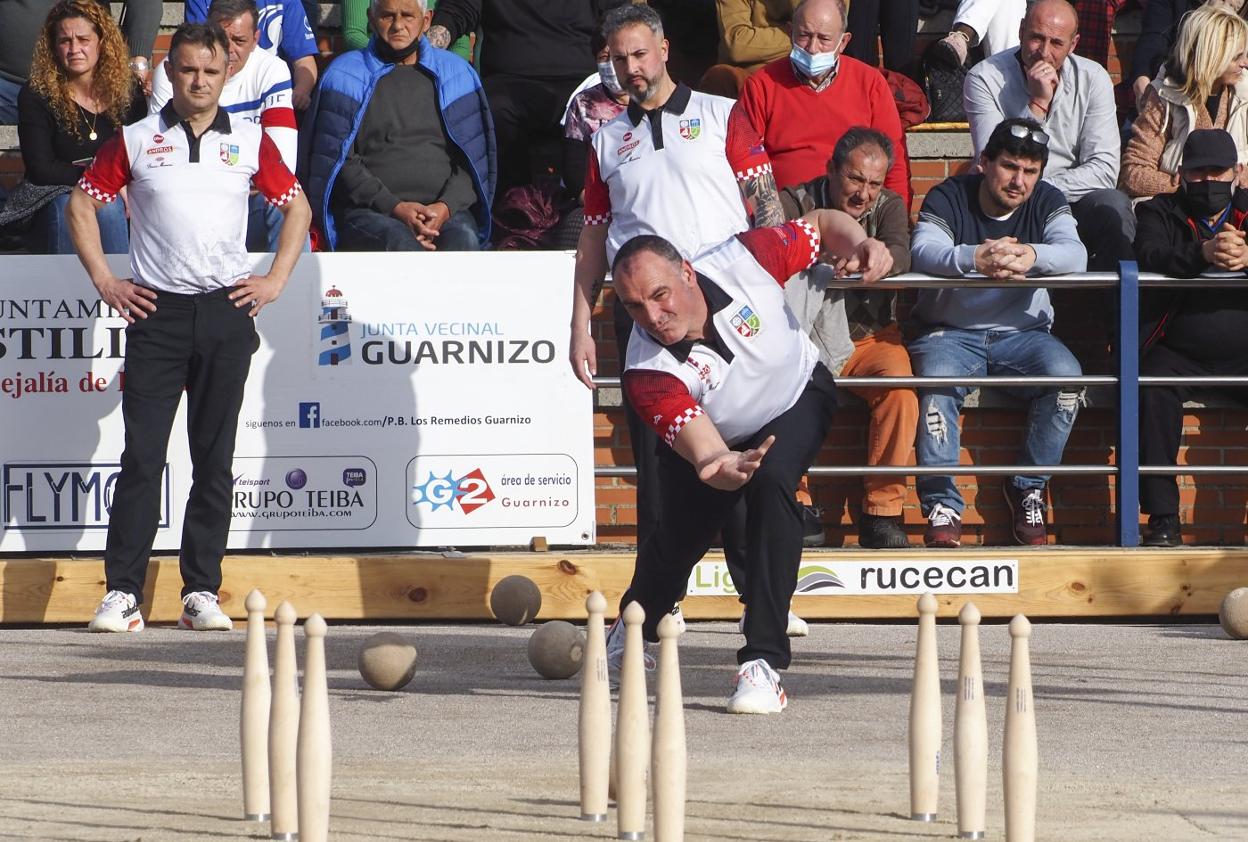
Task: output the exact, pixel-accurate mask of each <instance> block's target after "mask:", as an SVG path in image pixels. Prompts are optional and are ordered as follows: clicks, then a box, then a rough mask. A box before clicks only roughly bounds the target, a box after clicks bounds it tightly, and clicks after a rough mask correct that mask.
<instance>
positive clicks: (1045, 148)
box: [983, 117, 1049, 170]
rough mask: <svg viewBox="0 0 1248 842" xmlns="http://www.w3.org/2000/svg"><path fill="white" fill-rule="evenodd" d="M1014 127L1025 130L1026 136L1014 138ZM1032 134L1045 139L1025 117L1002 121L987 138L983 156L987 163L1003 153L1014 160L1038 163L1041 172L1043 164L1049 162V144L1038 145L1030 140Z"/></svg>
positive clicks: (1037, 125) (1034, 123) (1037, 127)
mask: <svg viewBox="0 0 1248 842" xmlns="http://www.w3.org/2000/svg"><path fill="white" fill-rule="evenodd" d="M1015 126H1022V127H1023V128H1025V129H1026V130H1027V134H1026V135H1024V136H1023V137H1015V136H1014V134H1012V131H1013V130H1014V127H1015ZM1032 132H1039V133H1040V134H1042V135H1045V136H1046V137H1047V133H1046V132H1045V131H1044V129H1043V128H1042V127H1041V126H1040V124H1039V123H1037V122H1036V121H1035V120H1031V119H1028V118H1026V117H1011V118H1010V119H1008V120H1002V121H1001V122H1000V123H998V124H997V127H996V128H995V129H993V130H992V134H991V135H990V136H989V137H988V143H987V144H986V145H985V146H984V152H983V155H984V157H985V158H987V159H988V160H989V161H995V160H997V158H998V157H999V156H1000V155H1001V153H1002V152H1004V153H1005V154H1007V155H1012V156H1014V157H1016V158H1026V159H1027V160H1029V161H1039V162H1040V169H1041V170H1043V169H1044V166H1045V164H1047V163H1048V162H1049V144H1048V142H1047V140H1046V141H1045V142H1044V143H1040V142H1038V141H1036V140H1034V139H1032Z"/></svg>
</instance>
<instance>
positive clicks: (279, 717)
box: [269, 602, 299, 842]
mask: <svg viewBox="0 0 1248 842" xmlns="http://www.w3.org/2000/svg"><path fill="white" fill-rule="evenodd" d="M273 619H274V620H275V621H276V622H277V646H276V647H275V648H274V650H273V703H272V706H271V707H270V709H269V807H270V812H271V816H270V820H269V835H270V838H272V839H278V840H282V842H291V840H294V839H298V838H299V802H298V799H297V796H296V794H295V791H296V786H297V782H296V779H295V760H296V748H297V746H298V739H299V674H298V667H297V666H296V664H295V620H297V619H298V615H296V614H295V607H294V606H293V605H291V604H290V603H289V602H283V603H282V604H281V605H279V606H277V610H276V611H274V612H273Z"/></svg>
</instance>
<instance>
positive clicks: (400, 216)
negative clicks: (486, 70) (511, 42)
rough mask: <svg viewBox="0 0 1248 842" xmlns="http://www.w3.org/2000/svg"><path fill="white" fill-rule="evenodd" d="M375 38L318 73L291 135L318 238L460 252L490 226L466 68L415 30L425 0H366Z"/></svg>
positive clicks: (478, 127)
mask: <svg viewBox="0 0 1248 842" xmlns="http://www.w3.org/2000/svg"><path fill="white" fill-rule="evenodd" d="M368 14H369V23H370V26H371V27H372V30H373V39H372V40H371V41H370V42H369V44H368V46H367V47H365V48H364V49H362V50H353V51H352V52H349V53H346V54H344V55H341V56H339V57H338V58H337V59H335V60H334V62H333V64H331V65H330V66H329V68H328V69H327V70H326V71H325V75H324V77H323V78H322V79H321V84H320V87H319V88H318V89H317V91H316V95H315V97H314V98H313V100H312V105H311V107H310V108H309V109H308V113H307V116H306V118H305V120H304V122H303V127H302V129H301V131H300V132H299V135H300V143H299V146H300V154H299V161H300V167H299V171H300V176H301V180H302V183H303V184H304V189H305V190H306V192H307V194H308V199H309V201H310V202H311V203H312V212H313V215H314V216H313V218H314V222H315V225H316V226H317V228H318V229H319V232H320V235H321V238H322V243H323V245H324V247H326V248H328V249H331V250H343V251H418V250H421V249H428V250H433V249H439V250H442V251H470V250H476V249H479V248H481V247H482V246H483V245H484V244H485V242H486V241H487V239H488V238H489V235H490V204H491V201H492V200H493V197H494V184H495V181H496V178H497V155H496V150H495V144H494V127H493V122H492V120H491V119H490V112H489V106H488V105H487V104H486V100H485V94H484V92H483V91H482V88H481V81H480V79H479V78H478V77H477V74H476V71H475V70H473V69H472V66H471V65H470V64H468V63H467V62H466V61H464V60H463V59H461V58H460V57H459V56H456V55H455V54H453V53H450V52H447V51H446V50H438V49H434V48H433V47H431V46H430V45H429V42H428V41H427V40H425V38H424V37H423V33H424V31H425V29H427V28H428V25H429V18H430V15H429V13H428V11H427V10H426V9H425V7H424V2H423V0H376V1H375V2H374V3H373V4H372V6H371V7H370V9H369V12H368Z"/></svg>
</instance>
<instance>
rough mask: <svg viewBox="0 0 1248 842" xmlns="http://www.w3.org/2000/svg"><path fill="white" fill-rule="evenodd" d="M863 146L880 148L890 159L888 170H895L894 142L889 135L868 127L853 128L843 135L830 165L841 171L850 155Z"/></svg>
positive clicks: (833, 149)
mask: <svg viewBox="0 0 1248 842" xmlns="http://www.w3.org/2000/svg"><path fill="white" fill-rule="evenodd" d="M863 146H878V147H880V151H881V152H883V153H884V157H885V158H887V159H888V168H889V169H890V170H891V169H892V168H893V160H894V158H893V142H892V141H891V140H889V139H888V135H886V134H884V133H883V132H881V131H877V130H876V129H872V128H868V127H867V126H852V127H851V128H850V129H849V130H848V131H846V132H845V134H843V135H841V139H840V140H838V141H837V142H836V146H834V147H833V148H832V157H831V159H829V161H828V163H830V164H832V165H833V166H835V167H836V168H837V169H838V170H839V169H840V168H841V167H842V166H843V165H844V163H845V160H846V159H847V158H849V153H851V152H853V151H854V150H855V149H858V148H860V147H863Z"/></svg>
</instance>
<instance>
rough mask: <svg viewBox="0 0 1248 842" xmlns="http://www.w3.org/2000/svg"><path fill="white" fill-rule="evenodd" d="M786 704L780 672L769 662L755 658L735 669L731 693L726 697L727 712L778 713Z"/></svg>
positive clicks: (787, 700)
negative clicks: (735, 674)
mask: <svg viewBox="0 0 1248 842" xmlns="http://www.w3.org/2000/svg"><path fill="white" fill-rule="evenodd" d="M788 705H789V699H788V697H787V696H786V695H785V694H784V688H783V687H781V686H780V674H779V673H778V672H776V671H775V670H773V669H772V668H771V664H769V663H767V662H766V661H764V660H763V659H762V658H756V659H754V660H753V661H746V662H745V663H744V664H742V665H741V668H740V669H739V670H737V677H736V679H734V681H733V690H732V695H731V696H729V697H728V712H729V713H779V712H780V711H782V710H784V709H785V708H786V707H788Z"/></svg>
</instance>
